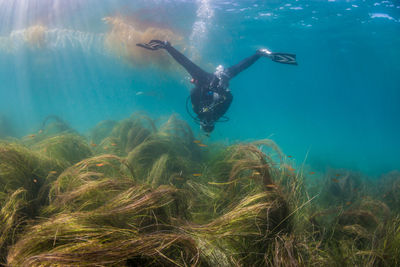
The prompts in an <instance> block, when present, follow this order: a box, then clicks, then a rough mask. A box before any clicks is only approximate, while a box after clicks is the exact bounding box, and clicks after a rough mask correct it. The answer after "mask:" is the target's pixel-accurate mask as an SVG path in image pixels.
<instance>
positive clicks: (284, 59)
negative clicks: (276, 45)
mask: <svg viewBox="0 0 400 267" xmlns="http://www.w3.org/2000/svg"><path fill="white" fill-rule="evenodd" d="M257 54H258V55H260V56H263V57H268V58H270V59H272V60H273V61H275V62H279V63H283V64H291V65H297V61H296V55H295V54H287V53H273V52H271V51H269V50H268V49H265V48H263V49H258V50H257Z"/></svg>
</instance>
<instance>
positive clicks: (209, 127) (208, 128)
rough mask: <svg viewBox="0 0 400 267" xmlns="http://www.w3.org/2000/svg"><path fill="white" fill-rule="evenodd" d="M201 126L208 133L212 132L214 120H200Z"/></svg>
mask: <svg viewBox="0 0 400 267" xmlns="http://www.w3.org/2000/svg"><path fill="white" fill-rule="evenodd" d="M200 128H201V129H202V130H203V131H205V132H206V133H211V132H212V131H213V130H214V123H213V122H203V121H202V122H200Z"/></svg>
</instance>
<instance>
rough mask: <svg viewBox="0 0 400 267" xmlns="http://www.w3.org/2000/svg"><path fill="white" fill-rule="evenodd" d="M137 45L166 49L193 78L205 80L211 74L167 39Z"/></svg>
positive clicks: (151, 48) (152, 48)
mask: <svg viewBox="0 0 400 267" xmlns="http://www.w3.org/2000/svg"><path fill="white" fill-rule="evenodd" d="M137 45H138V46H140V47H143V48H146V49H149V50H158V49H160V48H163V49H165V50H167V52H168V53H169V54H170V55H171V56H172V57H173V58H174V59H175V60H176V62H178V63H179V64H180V65H181V66H182V67H184V68H185V69H186V71H187V72H188V73H189V74H190V75H191V76H192V77H193V78H194V79H195V80H199V81H206V80H207V79H208V78H209V77H210V76H211V75H212V74H210V73H207V72H206V71H204V70H202V69H201V68H200V67H199V66H197V65H196V64H194V63H193V62H192V61H191V60H190V59H188V58H187V57H186V56H185V55H183V54H182V53H181V52H179V51H178V50H176V49H175V48H174V47H173V46H172V45H171V44H170V43H169V42H168V41H160V40H151V41H150V42H149V43H148V44H137Z"/></svg>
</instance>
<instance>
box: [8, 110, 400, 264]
mask: <svg viewBox="0 0 400 267" xmlns="http://www.w3.org/2000/svg"><path fill="white" fill-rule="evenodd" d="M157 125H160V126H158V127H157ZM87 136H88V139H85V138H84V137H83V136H81V135H79V134H77V133H76V132H75V131H74V130H73V129H71V128H70V127H69V126H68V125H67V124H66V123H65V122H63V121H62V120H61V119H59V118H57V117H54V116H51V117H49V118H48V119H46V120H45V122H44V124H43V127H42V129H41V131H40V132H38V133H37V134H34V135H28V136H26V137H23V138H22V139H21V140H19V139H16V140H15V142H14V143H10V142H1V143H0V233H1V235H0V264H3V265H7V266H73V265H79V266H397V265H399V264H400V256H399V255H400V219H399V211H400V210H399V202H400V200H399V198H398V196H399V188H400V187H399V186H398V185H399V181H400V179H399V177H400V175H399V173H398V172H396V171H394V172H391V173H388V174H386V175H383V176H382V177H381V179H380V180H377V181H373V180H369V179H367V178H366V177H363V176H362V175H361V174H360V173H355V172H352V171H349V170H328V171H327V172H326V173H319V174H318V176H317V177H315V176H316V175H315V176H314V177H312V178H311V177H309V176H308V175H307V174H306V172H305V169H306V168H308V167H307V166H305V163H304V162H303V163H302V164H300V166H298V165H297V164H296V161H295V160H293V159H291V158H290V157H286V156H285V155H284V154H283V152H282V151H281V149H280V148H279V147H278V145H277V144H275V143H274V142H273V141H272V140H269V139H264V140H259V141H255V142H247V143H239V144H230V145H227V144H224V143H208V142H207V141H206V142H207V144H204V143H202V141H200V140H198V139H197V138H195V136H194V134H193V132H192V130H191V129H190V127H189V126H188V124H187V123H186V122H184V121H183V120H181V119H179V118H178V117H177V116H176V115H172V116H171V117H169V118H168V119H167V120H166V121H165V122H164V123H156V122H155V120H153V119H151V118H149V117H148V116H146V115H143V114H140V113H135V114H133V115H132V116H131V117H130V118H127V119H125V120H122V121H119V122H113V121H104V122H100V123H99V124H98V125H97V126H96V127H95V128H94V129H93V130H92V131H91V132H90V133H89V134H88V135H87ZM203 141H204V140H203Z"/></svg>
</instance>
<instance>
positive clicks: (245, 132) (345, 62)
mask: <svg viewBox="0 0 400 267" xmlns="http://www.w3.org/2000/svg"><path fill="white" fill-rule="evenodd" d="M108 16H112V17H113V16H121V17H127V18H134V19H135V20H140V21H142V23H147V24H148V25H154V26H159V27H168V28H169V29H172V30H173V31H175V32H177V33H179V34H180V35H181V36H182V37H183V38H184V42H185V43H186V44H187V47H188V49H186V50H185V54H187V55H188V56H190V57H191V58H193V59H194V60H195V61H196V62H197V63H198V64H199V65H200V66H202V67H203V68H205V69H206V70H208V71H210V72H211V71H213V68H214V67H215V66H217V65H219V64H222V65H224V66H229V65H231V64H235V63H236V62H238V61H240V60H241V59H242V58H244V57H246V56H249V55H251V54H252V53H254V52H255V50H256V49H258V48H261V47H268V48H269V49H270V50H272V51H276V52H288V53H296V54H297V58H298V62H299V66H297V67H295V66H288V65H284V64H278V63H274V62H272V61H270V60H268V59H260V60H259V61H258V62H257V63H256V64H255V65H253V66H252V67H251V68H250V69H248V70H246V71H245V72H243V73H242V74H240V75H239V76H237V77H236V78H235V79H234V80H232V81H231V84H230V88H231V90H232V92H233V94H234V101H233V103H232V105H231V108H230V110H229V111H228V113H227V114H226V115H227V116H228V117H229V118H230V121H229V122H227V123H220V124H218V125H217V126H216V130H215V131H214V132H213V134H212V136H211V138H210V143H211V142H213V141H223V142H237V141H246V140H254V139H262V138H267V137H268V138H272V139H273V140H275V141H276V142H277V143H278V145H279V146H280V147H281V148H282V150H283V152H284V153H286V154H287V155H291V156H293V157H294V159H296V160H297V162H298V163H301V162H302V161H303V160H304V159H305V157H306V154H308V156H307V161H306V162H307V164H309V165H310V166H311V167H312V168H313V169H316V170H325V169H326V168H347V169H351V170H356V171H361V172H363V173H365V174H366V175H370V176H378V175H380V174H382V173H385V172H388V171H391V170H394V169H399V168H400V155H399V153H400V138H399V137H400V123H399V115H400V64H399V62H400V49H399V47H400V2H399V1H333V0H328V1H322V0H321V1H301V0H299V1H271V0H269V1H263V0H243V1H220V0H198V1H183V0H182V1H180V0H179V1H178V0H176V1H163V0H158V1H156V0H146V1H144V0H135V1H128V0H125V1H122V0H114V1H105V0H104V1H99V0H96V1H95V0H69V1H62V0H51V1H50V0H12V1H10V0H0V114H1V116H3V117H6V118H7V119H8V120H9V121H11V123H12V124H13V125H14V126H13V127H14V128H15V129H16V135H18V136H22V135H27V134H30V133H32V132H34V131H37V130H38V129H39V127H40V124H41V122H42V121H43V119H44V118H45V117H46V116H47V115H51V114H54V115H58V116H60V117H62V118H63V119H65V120H66V121H68V122H69V123H70V124H71V126H72V127H73V128H75V129H77V130H78V131H80V132H81V133H85V132H86V131H88V130H89V129H90V128H92V127H93V126H94V125H96V124H97V123H98V122H99V121H101V120H105V119H115V120H118V119H123V118H126V117H128V116H129V115H130V114H131V113H132V112H134V111H146V112H148V113H149V114H150V115H151V116H153V117H161V118H162V117H165V116H168V115H170V114H172V113H178V114H179V115H180V116H181V117H182V118H183V119H184V120H186V121H187V122H189V123H190V124H191V125H192V126H193V129H195V131H196V133H197V134H198V135H201V133H200V131H199V130H198V126H197V125H196V124H195V123H194V122H193V121H192V120H191V118H190V116H189V115H188V114H187V113H186V109H185V101H186V97H187V95H188V94H189V90H190V87H191V84H190V83H189V82H188V76H187V75H185V74H184V72H176V73H174V72H171V71H164V70H160V69H159V68H155V67H149V66H142V67H141V66H138V65H135V66H133V65H132V64H129V63H127V62H126V61H125V60H123V59H121V58H118V57H116V56H115V55H112V54H111V53H110V52H109V51H107V49H105V47H104V38H105V36H106V34H107V32H109V31H110V26H109V25H106V24H105V23H104V21H102V18H104V17H108ZM38 24H40V25H44V26H45V27H46V46H44V47H41V48H35V47H32V46H29V45H27V44H26V42H25V41H24V29H27V28H28V27H30V26H32V25H38ZM170 41H171V43H172V44H174V40H170Z"/></svg>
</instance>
